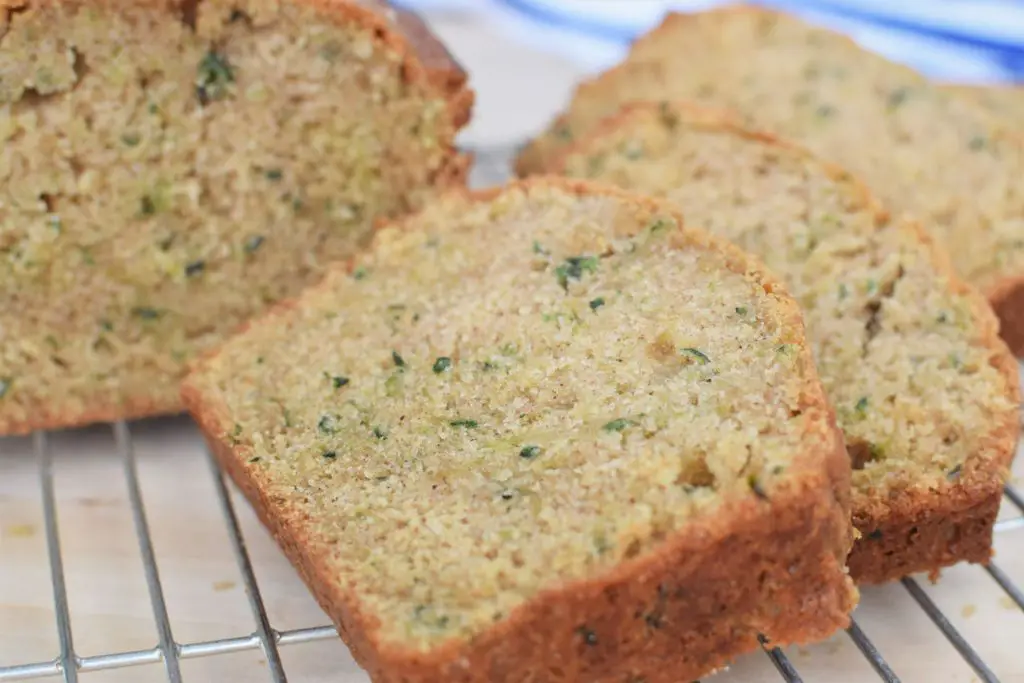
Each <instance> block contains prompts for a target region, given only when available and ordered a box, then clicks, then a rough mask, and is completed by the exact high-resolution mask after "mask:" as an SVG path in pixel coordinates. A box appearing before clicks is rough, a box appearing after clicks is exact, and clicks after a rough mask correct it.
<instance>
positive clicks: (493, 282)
mask: <svg viewBox="0 0 1024 683" xmlns="http://www.w3.org/2000/svg"><path fill="white" fill-rule="evenodd" d="M655 206H657V205H655ZM705 239H706V238H705V237H701V236H700V234H698V235H697V236H694V235H692V234H690V233H689V232H687V231H682V230H680V226H679V225H678V223H677V220H676V218H674V217H673V216H672V215H671V214H661V213H658V212H657V211H652V209H650V208H649V207H648V206H647V205H645V204H637V203H635V202H632V201H626V200H624V199H622V198H620V197H618V196H617V195H608V196H604V195H593V196H586V195H584V196H576V194H574V193H571V192H567V191H566V190H564V189H561V186H557V185H556V186H553V187H548V186H545V185H540V186H537V187H534V188H532V189H529V190H523V189H512V190H507V191H504V192H503V193H502V194H500V195H499V196H497V197H495V198H494V199H492V200H490V201H475V202H467V200H464V199H461V198H450V199H448V200H445V201H442V202H439V203H437V204H434V205H432V206H430V207H429V208H428V209H427V210H426V211H425V212H424V213H423V214H421V215H419V216H418V217H417V218H415V219H414V220H413V221H412V225H411V226H405V227H402V228H389V229H387V230H385V231H383V232H382V233H381V234H380V235H379V238H378V241H377V247H376V249H375V250H373V251H372V252H371V253H370V255H368V256H366V257H365V258H364V259H362V260H361V261H360V262H359V263H358V265H356V266H355V267H354V269H353V270H352V271H351V272H350V273H341V272H334V273H332V274H331V275H330V276H329V277H328V279H327V280H326V281H325V282H324V284H323V285H321V286H319V287H317V288H315V289H314V290H311V291H310V292H307V293H306V294H305V295H304V296H303V298H302V299H301V301H300V302H299V304H298V305H297V306H296V307H295V308H294V309H292V310H290V311H288V312H286V313H282V314H281V315H280V316H277V317H274V318H272V319H270V320H267V321H266V322H264V323H261V324H258V325H256V326H255V327H254V328H253V329H251V330H250V331H249V332H248V333H246V334H245V335H242V336H241V337H238V338H236V339H234V340H232V341H231V342H230V343H229V344H228V345H227V346H226V347H225V349H224V350H223V352H222V353H221V354H219V355H218V356H217V357H216V358H214V359H212V360H210V361H208V362H207V363H206V364H205V365H204V367H203V368H202V369H201V370H200V372H199V373H198V374H197V375H194V376H193V377H192V378H191V379H190V380H189V381H190V384H191V385H192V386H194V388H195V389H196V390H197V391H198V392H200V393H201V394H202V395H203V398H204V402H211V403H214V404H217V405H221V406H222V408H220V409H218V410H219V412H220V413H222V416H223V422H224V435H223V438H224V439H226V440H228V441H229V442H231V443H232V444H234V447H235V448H236V449H237V451H236V452H237V453H238V454H239V455H238V457H239V458H243V457H244V458H245V460H246V464H245V467H246V469H247V471H248V474H247V476H250V477H253V478H254V479H255V480H256V481H258V482H259V486H261V487H263V489H264V491H265V492H266V494H267V495H268V496H269V497H271V498H273V499H275V500H280V501H283V503H282V506H285V507H287V509H288V510H291V511H292V512H290V513H289V514H292V515H295V516H297V517H299V518H301V519H303V520H307V521H305V522H303V525H304V526H303V532H302V533H303V534H306V535H308V537H309V538H313V539H315V541H314V542H316V543H321V544H323V546H324V547H328V548H330V551H329V560H326V562H327V563H328V565H329V566H328V567H327V569H326V571H327V572H329V574H330V575H331V576H337V577H338V579H337V580H338V581H339V582H341V583H342V584H343V585H344V586H345V588H346V590H351V591H352V592H353V593H354V594H356V595H358V596H359V598H358V599H359V601H360V604H362V605H365V609H367V610H368V611H369V613H370V614H372V615H373V617H374V618H375V619H379V625H378V627H377V628H379V632H380V633H379V637H380V639H381V640H382V641H384V642H387V643H401V644H403V646H405V647H411V648H419V649H423V650H427V649H429V648H431V647H433V646H435V645H437V644H438V643H439V642H441V641H445V640H450V639H457V640H466V639H470V638H473V637H475V636H476V635H478V634H480V633H481V632H483V631H484V630H486V629H487V628H488V627H490V626H491V625H493V624H496V623H498V622H501V621H502V620H504V619H505V618H506V617H508V616H509V615H510V614H512V613H513V612H514V610H516V608H518V607H520V606H522V605H524V604H525V603H527V602H528V601H530V600H531V599H533V598H536V597H537V596H538V594H540V593H541V592H542V591H545V590H553V589H557V588H559V587H560V586H563V585H565V584H567V583H569V582H571V581H573V580H578V579H585V578H589V577H594V576H597V575H600V574H601V573H602V572H607V571H610V570H611V569H612V568H614V567H615V566H617V565H619V564H621V563H622V562H624V561H629V560H631V559H634V558H638V557H642V556H645V555H646V554H648V553H650V552H652V551H653V550H655V549H657V548H658V547H659V546H660V545H661V544H662V543H664V542H665V541H666V539H668V538H671V537H672V536H673V535H674V534H678V533H680V532H681V530H685V529H686V528H687V525H689V524H690V523H692V522H694V521H695V520H700V519H705V518H707V517H708V516H712V515H714V514H715V513H716V511H717V510H720V509H722V506H726V505H731V504H735V503H737V502H746V503H748V504H753V505H758V506H767V505H769V504H770V503H769V501H770V500H773V499H774V498H775V497H776V496H778V495H782V493H783V492H786V491H789V490H795V489H797V488H799V486H800V485H801V483H800V482H801V481H802V480H803V479H804V478H805V477H806V476H807V474H808V473H809V472H815V471H816V472H818V473H819V474H820V473H821V470H822V466H823V465H822V463H823V461H824V459H825V458H826V456H827V455H828V454H829V453H830V451H829V450H827V449H829V448H830V446H829V443H830V437H829V434H830V431H829V429H830V428H829V427H828V425H827V420H826V417H825V413H824V411H823V410H822V409H821V408H820V407H819V408H814V409H812V408H811V407H810V406H809V405H808V401H812V400H813V397H814V396H815V395H816V392H817V391H819V389H818V388H817V387H816V386H815V380H814V374H813V373H814V370H813V365H812V364H811V363H810V360H809V354H807V353H806V352H805V346H804V341H803V338H802V326H801V325H800V321H799V318H798V317H797V316H796V313H795V308H793V307H792V306H791V305H790V302H789V301H788V299H780V296H782V295H780V294H778V293H769V292H768V291H766V290H767V289H771V287H766V286H765V282H764V280H763V276H761V275H759V274H757V272H755V271H751V270H749V269H748V267H747V266H745V265H744V261H743V258H744V257H743V256H742V255H740V254H739V252H736V251H730V250H727V251H722V250H721V247H718V246H715V243H707V242H706V241H705ZM815 430H818V431H817V432H816V433H817V434H818V436H817V437H811V436H808V434H810V433H815ZM809 439H810V440H813V439H817V441H816V443H814V444H809V443H808V440H809ZM811 446H813V448H811ZM808 450H810V451H811V452H812V453H810V454H809V453H808ZM812 456H813V457H812ZM809 495H810V494H809ZM814 495H820V494H814ZM829 500H831V498H829ZM808 504H809V505H810V506H811V507H810V508H809V510H812V509H814V508H815V506H819V505H820V506H824V507H822V508H821V509H828V504H834V501H833V502H832V503H828V504H826V501H822V500H818V499H815V498H814V497H813V496H812V497H811V498H810V499H809V500H808ZM282 509H284V507H282ZM807 514H816V513H813V512H808V513H807ZM829 514H831V513H829ZM808 519H809V518H808ZM828 519H830V520H832V517H828ZM835 519H838V516H837V517H836V518H835ZM821 524H822V526H821V527H820V528H819V529H818V530H817V531H820V530H821V529H824V528H826V526H827V525H825V523H824V522H822V523H821ZM829 524H832V522H829ZM830 528H831V527H830ZM835 529H836V533H837V535H836V536H831V535H830V536H828V538H829V539H831V540H827V541H825V544H826V546H828V547H827V550H826V551H825V552H826V553H832V554H834V553H836V552H838V553H839V557H841V556H842V553H843V550H842V545H843V543H844V541H843V539H844V538H845V536H846V532H845V531H844V530H842V529H840V528H839V526H835ZM817 531H816V533H817ZM828 533H829V534H831V533H832V532H831V531H830V532H828ZM837 549H838V550H837ZM819 550H820V549H819ZM816 552H818V551H816ZM836 567H837V568H838V565H836ZM829 581H833V582H834V581H838V582H839V585H842V581H843V579H842V578H841V573H837V574H836V575H835V577H834V579H829ZM832 585H833V588H834V587H835V586H834V584H832ZM843 590H844V589H839V592H838V593H835V594H836V595H838V594H839V593H842V592H843ZM844 595H845V593H844ZM556 611H557V610H556ZM558 618H559V619H562V618H563V617H558ZM737 628H740V627H739V626H737ZM748 628H749V626H748ZM595 639H596V636H595ZM459 680H462V678H459ZM466 680H469V679H466ZM474 680H475V679H474ZM496 680H497V679H496ZM502 680H505V679H502ZM508 680H513V679H511V678H510V679H508ZM552 680H554V679H552ZM558 680H561V679H558Z"/></svg>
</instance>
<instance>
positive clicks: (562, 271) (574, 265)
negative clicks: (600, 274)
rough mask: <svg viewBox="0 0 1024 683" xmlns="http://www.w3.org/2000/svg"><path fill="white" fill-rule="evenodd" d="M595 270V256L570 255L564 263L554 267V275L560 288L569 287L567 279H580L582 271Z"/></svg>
mask: <svg viewBox="0 0 1024 683" xmlns="http://www.w3.org/2000/svg"><path fill="white" fill-rule="evenodd" d="M596 271H597V257H596V256H570V257H569V258H567V259H565V263H563V264H562V265H560V266H558V267H557V268H555V277H556V278H558V284H559V285H561V287H562V289H566V290H567V289H569V280H581V279H582V278H583V275H584V273H594V272H596Z"/></svg>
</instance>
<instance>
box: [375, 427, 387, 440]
mask: <svg viewBox="0 0 1024 683" xmlns="http://www.w3.org/2000/svg"><path fill="white" fill-rule="evenodd" d="M373 435H374V436H375V437H377V439H378V440H380V441H384V440H385V439H387V438H388V430H386V429H384V428H383V427H381V426H380V425H376V426H375V427H374V428H373Z"/></svg>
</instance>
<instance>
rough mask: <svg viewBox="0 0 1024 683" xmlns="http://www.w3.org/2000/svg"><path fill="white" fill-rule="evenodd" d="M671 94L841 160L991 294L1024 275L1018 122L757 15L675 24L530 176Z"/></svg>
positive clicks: (594, 85)
mask: <svg viewBox="0 0 1024 683" xmlns="http://www.w3.org/2000/svg"><path fill="white" fill-rule="evenodd" d="M661 99H689V100H693V101H696V102H700V103H703V104H706V105H709V106H714V107H721V108H724V109H728V110H731V111H733V112H735V113H736V114H737V115H738V116H739V117H740V118H741V120H742V121H743V123H744V124H746V125H748V126H750V127H752V128H754V129H757V130H767V131H770V132H772V133H775V134H778V135H781V136H783V137H785V138H787V139H791V140H794V141H797V142H799V143H801V144H802V145H804V146H806V147H808V148H810V149H811V150H812V151H813V152H815V153H816V154H818V155H819V156H820V157H821V158H823V159H827V160H829V161H832V162H835V163H838V164H840V165H842V166H843V167H845V168H847V169H848V170H849V171H851V172H852V173H854V175H856V176H858V177H860V178H861V179H863V180H864V181H865V182H866V183H867V184H868V185H869V186H870V187H871V189H872V191H873V192H875V193H877V194H878V195H879V197H880V198H882V199H883V200H884V201H885V202H886V203H887V205H888V206H890V207H891V208H892V210H893V212H894V214H897V215H898V214H902V213H904V212H909V213H910V214H912V215H913V216H915V217H916V218H919V219H920V220H922V221H923V222H924V223H925V224H926V225H927V226H928V229H929V230H930V231H932V233H933V234H934V235H935V236H936V237H937V238H939V239H940V241H942V242H944V243H945V244H946V246H947V247H948V248H949V250H950V252H951V254H952V255H953V258H954V260H955V265H956V266H957V268H958V269H959V271H960V272H961V274H962V275H964V276H965V277H966V278H967V279H968V280H969V281H970V282H972V283H974V284H976V285H977V286H978V287H979V288H980V289H982V290H983V291H985V292H986V293H987V292H989V291H991V290H992V289H993V288H995V287H996V286H997V285H998V284H999V283H1000V281H1003V280H1005V279H1007V278H1013V277H1020V276H1021V275H1022V274H1024V185H1022V184H1021V183H1020V182H1019V178H1021V176H1022V175H1024V145H1022V144H1021V138H1020V131H1019V127H1018V126H1017V125H1016V124H1015V123H1013V119H1011V118H1009V117H1005V116H997V115H995V114H993V113H991V112H987V111H986V110H985V109H984V108H983V107H979V106H977V104H975V103H974V102H972V101H970V100H969V99H967V98H963V97H959V96H956V95H954V94H952V93H950V92H949V91H947V90H945V89H944V88H943V87H940V86H938V85H934V84H932V83H930V82H929V81H928V80H927V79H925V78H924V77H923V76H921V75H919V74H917V73H915V72H913V71H911V70H910V69H908V68H906V67H903V66H900V65H896V64H894V63H892V62H889V61H887V60H886V59H884V58H883V57H880V56H878V55H874V54H872V53H870V52H867V51H866V50H864V49H863V48H861V47H859V46H858V45H856V44H855V43H854V42H853V41H851V40H849V39H847V38H845V37H843V36H841V35H839V34H837V33H833V32H830V31H827V30H824V29H819V28H816V27H812V26H809V25H807V24H805V23H803V22H802V21H800V20H798V19H796V18H794V17H790V16H787V15H784V14H780V13H777V12H774V11H771V10H766V9H762V8H757V7H753V6H750V7H746V6H744V7H727V8H720V9H715V10H711V11H708V12H703V13H699V14H694V15H683V14H679V15H671V16H669V17H668V18H667V19H666V20H665V22H664V24H663V25H662V26H661V27H660V28H658V29H655V30H654V31H653V32H652V33H650V34H648V35H647V36H645V37H642V38H640V39H639V40H638V41H637V42H636V44H635V45H634V47H633V48H632V50H631V52H630V54H629V57H628V58H627V60H626V61H625V62H624V64H622V65H620V66H619V67H617V68H615V69H613V70H611V71H609V72H607V73H606V74H604V75H602V76H599V77H598V78H596V79H595V80H593V81H591V82H589V83H585V84H583V85H582V86H580V88H579V90H578V91H577V93H576V96H575V97H574V99H573V102H572V104H571V105H570V108H569V111H568V112H567V113H566V115H565V116H564V117H562V118H561V119H560V120H559V121H558V122H557V123H556V124H555V125H554V126H553V127H552V129H551V130H550V131H549V132H548V133H547V134H546V136H545V137H544V138H543V139H542V140H541V141H540V142H538V143H536V144H534V145H533V146H532V148H531V149H530V150H529V151H528V152H527V154H526V155H525V156H524V157H523V159H522V160H521V162H520V164H521V168H522V169H525V170H530V169H531V168H532V169H533V170H538V169H539V168H543V166H544V163H545V159H549V158H550V157H549V155H550V153H551V152H552V150H554V149H557V148H559V147H565V145H566V144H567V143H570V142H571V141H572V140H573V139H575V138H578V137H579V136H581V135H583V134H585V133H586V132H587V131H588V130H590V129H591V128H592V127H593V126H594V125H595V124H596V123H597V122H598V121H599V120H600V119H601V118H603V117H604V116H606V115H609V114H611V113H613V112H614V111H615V110H616V109H617V107H618V105H619V104H621V103H623V102H627V101H636V100H661ZM545 150H547V151H545Z"/></svg>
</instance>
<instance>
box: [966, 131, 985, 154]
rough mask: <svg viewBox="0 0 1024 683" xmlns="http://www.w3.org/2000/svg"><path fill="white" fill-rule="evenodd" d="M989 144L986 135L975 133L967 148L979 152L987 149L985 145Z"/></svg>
mask: <svg viewBox="0 0 1024 683" xmlns="http://www.w3.org/2000/svg"><path fill="white" fill-rule="evenodd" d="M987 144H988V141H987V140H986V139H985V136H983V135H975V136H974V137H973V138H971V139H970V141H969V142H968V143H967V148H968V149H970V150H971V151H972V152H979V151H981V150H983V149H985V146H986V145H987Z"/></svg>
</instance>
